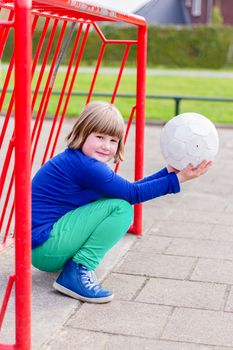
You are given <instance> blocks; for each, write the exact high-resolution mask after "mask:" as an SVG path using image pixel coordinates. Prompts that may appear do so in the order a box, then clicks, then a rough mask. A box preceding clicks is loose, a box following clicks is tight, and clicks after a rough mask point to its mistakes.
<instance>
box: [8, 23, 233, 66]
mask: <svg viewBox="0 0 233 350" xmlns="http://www.w3.org/2000/svg"><path fill="white" fill-rule="evenodd" d="M101 29H102V31H103V33H104V35H105V36H106V38H109V39H122V38H124V39H135V38H136V36H137V32H136V28H135V27H121V26H113V25H112V26H109V25H108V26H104V27H101ZM40 35H41V32H40V31H36V32H35V34H34V40H33V48H34V51H35V49H36V47H37V45H38V42H39V38H40ZM65 35H68V32H67V33H66V34H65ZM82 35H83V34H82ZM57 38H58V33H56V36H55V39H54V41H53V49H52V52H53V51H54V48H55V46H56V43H57ZM48 40H49V37H48V35H47V38H46V44H45V45H44V46H43V50H42V55H44V51H45V48H46V47H47V43H48ZM101 43H102V42H101V40H100V38H99V36H98V35H97V33H96V32H95V31H94V30H93V31H91V32H90V33H89V35H88V40H87V45H86V49H85V51H84V55H83V60H82V64H83V65H93V64H95V62H96V58H97V57H98V54H99V50H100V47H101ZM73 44H74V37H73V38H72V41H71V43H70V44H69V46H68V48H67V50H66V53H65V56H64V60H63V64H66V63H67V62H68V58H69V57H70V54H71V50H72V48H73ZM12 47H13V37H12V33H11V40H8V42H7V45H6V49H5V53H4V56H3V58H2V60H3V61H7V60H9V57H10V55H11V51H12ZM123 51H124V45H107V48H106V51H105V54H104V58H103V64H104V65H108V66H114V65H117V64H118V62H119V61H120V60H121V59H122V55H123ZM52 56H53V54H51V55H50V57H49V61H51V59H52ZM232 56H233V27H227V26H219V27H218V26H216V27H210V26H193V27H189V26H152V25H151V26H149V27H148V60H147V62H148V66H149V67H156V66H164V67H171V68H172V67H185V68H210V69H219V68H223V67H233V57H232ZM135 57H136V47H135V46H132V48H131V50H130V53H129V57H128V64H129V65H134V64H135Z"/></svg>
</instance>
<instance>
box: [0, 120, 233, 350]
mask: <svg viewBox="0 0 233 350" xmlns="http://www.w3.org/2000/svg"><path fill="white" fill-rule="evenodd" d="M218 132H219V136H220V151H219V154H218V156H217V157H216V161H215V163H214V166H213V167H212V169H211V170H210V172H209V173H208V174H205V175H204V176H203V177H201V178H198V179H196V180H193V181H191V182H189V183H185V184H183V185H182V190H181V192H180V193H179V194H176V195H168V196H165V197H161V198H158V199H156V200H154V201H150V202H147V203H145V204H144V219H143V225H144V229H143V236H142V237H141V238H137V237H135V236H134V235H131V234H128V235H126V237H125V238H124V239H123V240H122V242H121V243H120V245H118V246H117V247H115V248H113V250H112V251H111V252H109V254H108V256H107V257H106V260H105V261H103V264H102V265H101V267H100V269H99V270H98V275H99V277H100V278H101V280H103V285H104V286H105V287H107V288H110V289H111V290H112V291H113V292H114V294H115V298H114V300H113V301H112V302H111V303H108V304H104V305H95V304H93V305H92V304H88V303H81V302H78V301H76V300H73V299H70V298H68V297H65V296H63V295H61V294H59V293H57V292H55V291H53V290H52V287H51V285H52V281H53V279H54V278H55V277H56V275H55V274H45V273H42V272H40V271H37V270H33V307H34V314H33V319H34V322H33V347H32V348H33V349H35V350H37V349H41V350H55V349H56V350H61V349H66V350H69V349H72V350H73V349H77V350H78V349H79V350H82V349H85V350H86V349H88V350H116V349H123V350H139V349H140V350H144V349H145V350H227V349H228V350H229V349H233V215H232V214H233V201H232V199H233V180H232V170H233V130H232V129H223V128H219V129H218ZM159 134H160V127H155V126H147V127H146V134H145V175H149V174H150V173H152V172H154V171H155V170H158V169H159V168H161V167H162V166H163V164H164V163H163V160H162V157H161V155H160V151H159ZM133 143H134V137H133V133H132V134H131V136H130V139H129V144H128V146H127V149H126V161H125V164H124V165H123V166H122V168H121V169H120V174H122V175H124V176H126V177H127V178H129V179H130V178H131V177H132V152H133V151H132V150H133ZM127 158H128V159H127ZM120 252H121V254H120V256H119V253H120ZM7 254H10V253H9V252H8V253H7ZM0 263H1V262H0ZM1 266H2V265H1ZM9 320H10V318H9ZM9 322H10V321H9Z"/></svg>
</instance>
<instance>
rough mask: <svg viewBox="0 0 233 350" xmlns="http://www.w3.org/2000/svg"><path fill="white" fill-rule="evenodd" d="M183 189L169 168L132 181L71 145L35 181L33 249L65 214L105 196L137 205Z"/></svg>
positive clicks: (42, 170)
mask: <svg viewBox="0 0 233 350" xmlns="http://www.w3.org/2000/svg"><path fill="white" fill-rule="evenodd" d="M179 191H180V186H179V181H178V178H177V176H176V174H175V173H168V171H167V169H166V168H164V169H162V170H160V171H159V172H158V173H155V174H153V175H151V176H149V177H146V178H144V179H142V180H139V181H136V182H129V181H127V180H125V179H124V178H122V177H120V176H119V175H117V174H116V173H115V172H114V171H113V170H112V169H111V168H110V167H109V166H108V165H106V164H105V163H102V162H100V161H98V160H95V159H93V158H90V157H87V156H86V155H84V154H83V153H82V151H80V150H72V149H69V148H68V149H66V150H65V151H64V152H62V153H60V154H58V155H57V156H55V157H54V158H52V159H50V160H49V161H48V162H47V163H45V164H44V165H43V166H42V167H41V168H40V170H39V171H38V172H37V173H36V175H35V176H34V178H33V180H32V248H36V247H38V246H39V245H41V244H42V243H44V242H45V241H46V240H47V239H48V238H49V235H50V232H51V230H52V227H53V224H54V223H55V222H56V221H58V220H59V219H60V218H61V217H62V216H63V215H65V214H66V213H67V212H69V211H70V210H73V209H76V208H78V207H80V206H82V205H85V204H88V203H90V202H92V201H95V200H97V199H98V198H100V197H101V196H104V197H109V198H121V199H124V200H126V201H128V202H129V203H131V204H135V203H141V202H145V201H147V200H150V199H153V198H156V197H159V196H163V195H165V194H168V193H176V192H179Z"/></svg>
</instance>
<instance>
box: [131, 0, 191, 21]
mask: <svg viewBox="0 0 233 350" xmlns="http://www.w3.org/2000/svg"><path fill="white" fill-rule="evenodd" d="M135 14H137V15H140V16H143V17H144V18H145V19H146V21H147V22H148V23H158V24H187V23H190V21H189V16H188V14H187V10H186V8H185V6H184V2H183V0H150V1H148V2H147V3H146V4H145V5H143V6H142V7H140V8H139V9H138V10H137V11H135Z"/></svg>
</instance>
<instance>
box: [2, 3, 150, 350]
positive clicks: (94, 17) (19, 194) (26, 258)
mask: <svg viewBox="0 0 233 350" xmlns="http://www.w3.org/2000/svg"><path fill="white" fill-rule="evenodd" d="M103 21H104V22H109V23H121V24H125V25H130V26H133V27H134V28H135V29H136V36H135V39H127V38H125V39H121V40H119V39H115V38H106V36H105V35H104V33H103V31H102V27H101V25H100V22H103ZM37 28H40V31H41V32H40V37H39V38H38V37H36V31H37ZM93 31H94V32H95V33H96V35H97V37H98V40H99V43H100V45H99V51H98V53H97V56H96V58H95V66H94V68H93V72H92V73H93V75H92V76H91V79H90V82H89V87H88V91H87V92H86V97H85V99H84V97H83V98H82V99H80V102H79V105H80V107H82V108H83V106H84V105H85V104H87V103H88V102H89V101H91V100H92V99H94V98H95V89H96V85H97V80H98V78H99V77H100V76H101V65H103V60H104V57H105V54H106V51H107V50H108V48H109V46H110V45H115V46H117V47H121V48H122V57H121V59H120V63H119V67H118V68H117V69H115V70H116V71H117V73H116V74H115V75H116V76H115V78H114V81H113V84H112V85H113V86H112V90H111V93H110V94H109V98H108V100H109V102H111V103H116V104H117V101H118V94H119V89H120V87H121V82H122V79H123V77H124V72H125V67H126V65H127V59H128V57H129V53H130V50H131V48H132V46H134V47H136V54H135V62H136V65H135V71H136V85H135V91H136V98H135V100H134V101H133V103H132V106H130V107H129V110H128V112H127V113H128V115H127V132H126V137H125V141H126V140H127V136H128V133H129V131H130V127H131V124H132V121H133V119H134V120H135V151H134V154H135V160H134V178H135V180H138V179H141V178H142V177H143V164H144V160H143V158H144V156H143V152H144V114H145V77H146V48H147V27H146V22H145V20H144V19H143V18H142V17H140V16H136V15H131V14H127V13H121V12H120V11H117V10H114V9H110V8H107V7H105V6H101V5H96V4H94V3H91V1H77V0H37V1H29V0H15V1H13V0H0V84H1V85H0V147H1V157H0V161H1V162H0V173H1V181H0V196H1V211H0V254H1V252H3V251H4V252H5V251H6V249H7V248H8V247H9V246H10V245H11V244H12V243H14V247H15V270H14V271H12V272H10V276H9V279H8V282H7V283H6V290H5V293H4V296H3V300H2V303H1V309H0V332H1V328H2V325H3V324H4V318H5V315H6V313H7V308H8V304H9V303H8V302H9V298H10V295H11V291H12V289H13V287H15V320H16V324H15V339H13V340H12V343H11V344H2V343H0V350H3V349H25V350H26V349H30V346H31V345H30V344H31V338H30V333H31V332H30V327H31V271H30V263H31V238H30V236H31V190H30V181H31V169H32V167H33V166H34V165H35V163H36V164H39V165H42V164H43V163H44V162H45V161H47V160H48V159H49V158H51V157H52V156H53V155H54V154H55V152H56V147H57V143H58V140H59V135H60V133H61V129H62V126H63V122H64V118H65V117H66V115H67V110H68V108H69V105H70V104H71V100H72V96H73V93H74V89H75V84H76V81H77V79H78V78H79V71H80V70H81V68H80V66H81V65H82V62H83V61H85V49H86V47H87V45H88V39H89V36H90V35H89V33H91V32H93ZM12 35H13V38H14V45H12V44H10V43H12ZM35 40H36V43H35ZM33 44H34V45H33ZM32 48H33V49H32ZM66 50H69V57H66V65H65V66H63V67H62V63H63V61H64V56H65V53H66ZM9 51H10V53H9ZM61 67H62V72H63V73H62V74H61V73H60V72H61ZM90 72H91V70H90ZM59 74H61V78H59V84H57V83H56V81H57V77H58V76H59ZM54 95H56V96H57V100H56V101H55V102H54ZM51 106H53V107H51ZM117 106H118V105H117ZM118 107H119V109H121V108H120V105H119V106H118ZM51 110H52V111H53V112H52V113H51ZM48 114H50V121H51V122H50V124H49V129H48V126H45V124H46V116H47V115H48ZM51 114H52V118H51ZM45 128H46V136H44V134H45ZM42 137H43V142H41V140H42ZM117 169H118V165H117V167H116V171H117ZM130 231H131V232H133V233H135V234H137V235H140V234H141V233H142V205H141V204H138V205H135V210H134V221H133V224H132V226H131V228H130ZM0 269H1V267H0Z"/></svg>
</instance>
